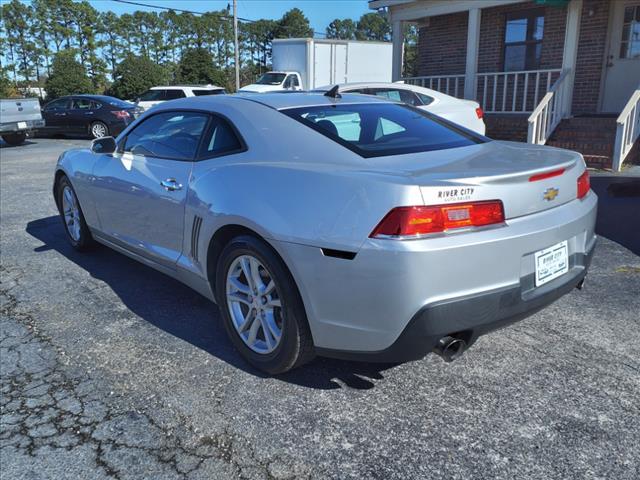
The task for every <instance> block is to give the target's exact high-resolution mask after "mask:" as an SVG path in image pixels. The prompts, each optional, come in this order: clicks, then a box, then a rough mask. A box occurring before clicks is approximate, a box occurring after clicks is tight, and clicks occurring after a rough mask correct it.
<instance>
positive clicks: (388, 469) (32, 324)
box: [0, 139, 640, 480]
mask: <svg viewBox="0 0 640 480" xmlns="http://www.w3.org/2000/svg"><path fill="white" fill-rule="evenodd" d="M87 143H88V141H87V140H67V139H63V140H60V139H55V140H54V139H31V140H30V141H29V142H28V144H26V145H23V146H21V147H2V148H1V149H0V193H1V196H0V201H1V203H0V210H1V218H0V224H1V227H2V228H1V235H0V254H1V267H0V268H1V270H0V275H1V284H0V377H1V378H0V394H1V396H0V477H1V478H2V479H3V480H4V479H7V480H9V479H12V480H13V479H30V480H32V479H114V478H115V479H122V480H124V479H147V478H148V479H236V478H245V479H286V478H313V479H321V478H322V479H325V478H335V479H413V478H436V477H437V478H460V479H463V478H487V479H507V478H536V479H538V478H545V479H547V478H550V479H567V478H616V479H637V478H639V477H640V347H639V343H638V334H640V328H639V327H640V313H639V312H640V257H639V256H638V254H639V253H640V252H638V251H637V250H636V251H635V253H634V252H633V251H631V250H628V249H626V248H624V247H623V246H621V244H625V245H632V246H633V245H637V243H633V242H629V241H628V239H622V238H616V237H615V231H617V230H615V231H614V230H611V232H614V233H613V234H611V235H609V236H610V237H611V238H612V239H607V238H605V237H606V235H607V234H608V233H609V232H608V231H604V232H600V233H601V234H602V235H603V236H602V237H601V238H600V241H599V245H598V248H597V251H596V255H595V257H594V261H593V265H592V269H591V272H590V275H589V276H588V279H587V282H586V284H585V287H584V289H583V290H582V291H574V292H572V293H570V294H569V295H567V296H565V297H563V298H562V299H560V300H559V301H558V302H556V303H555V304H553V305H552V306H550V307H549V308H547V309H546V310H543V311H542V312H540V313H538V314H536V315H535V316H533V317H531V318H529V319H526V320H524V321H522V322H520V323H518V324H516V325H513V326H511V327H508V328H506V329H503V330H500V331H498V332H494V333H492V334H490V335H487V336H485V337H482V338H481V339H480V340H479V341H478V342H477V344H476V345H475V346H474V347H473V348H472V349H471V350H469V351H468V352H467V353H466V354H465V355H464V356H463V357H462V358H461V359H460V360H458V361H456V362H454V363H452V364H446V363H444V362H442V361H441V360H440V359H439V358H436V357H434V356H433V355H429V356H427V357H426V358H425V359H423V360H420V361H417V362H412V363H408V364H403V365H375V364H360V363H351V362H341V361H335V360H328V359H317V360H315V361H314V362H312V363H311V364H309V365H307V366H305V367H303V368H301V369H299V370H296V371H294V372H291V373H289V374H287V375H283V376H280V377H277V378H269V377H265V376H264V375H262V374H260V373H259V372H257V371H255V370H253V369H252V368H250V367H249V366H248V365H247V364H245V363H244V362H243V361H242V359H241V358H240V357H239V356H238V354H237V353H235V351H234V350H233V348H232V347H231V345H230V343H229V342H228V341H227V339H226V337H225V334H224V330H223V327H222V325H221V323H220V321H219V315H218V312H217V308H216V307H215V306H214V305H213V304H211V303H210V302H209V301H207V300H206V299H204V298H203V297H201V296H200V295H198V294H197V293H195V292H193V291H191V290H189V289H188V288H187V287H185V286H183V285H181V284H179V283H177V282H176V281H174V280H172V279H170V278H168V277H166V276H164V275H162V274H160V273H157V272H155V271H153V270H151V269H149V268H147V267H145V266H143V265H141V264H138V263H136V262H134V261H133V260H130V259H128V258H126V257H124V256H122V255H120V254H118V253H115V252H113V251H111V250H109V249H107V248H104V247H98V248H97V249H95V250H94V251H93V252H91V253H89V254H79V253H76V252H75V251H73V250H72V249H71V248H70V247H69V246H68V245H67V243H66V240H65V238H64V236H63V230H62V228H63V227H62V224H61V223H60V221H59V219H58V218H57V217H56V209H55V206H54V203H53V199H52V196H51V181H52V172H53V167H54V165H55V161H56V158H57V155H58V154H59V153H60V152H61V151H63V150H64V149H66V148H71V147H72V146H76V145H86V144H87ZM597 182H600V183H601V185H595V186H597V191H598V193H599V194H601V195H607V191H608V190H607V186H606V183H604V184H603V183H602V182H605V180H601V179H599V180H598V181H597ZM597 182H595V183H597ZM639 202H640V196H633V195H632V196H629V197H628V198H626V199H623V198H620V195H618V197H616V198H615V199H612V201H611V202H603V204H606V205H609V206H611V205H613V206H617V207H616V208H617V209H620V208H625V209H627V211H628V215H629V216H627V221H628V222H630V224H631V225H633V223H632V222H636V223H635V224H636V225H640V213H639V212H640V208H638V207H639V206H640V204H639ZM620 205H622V206H620ZM617 211H618V212H620V210H617ZM606 213H607V212H606V211H605V212H603V211H601V212H600V214H601V215H606ZM605 223H606V222H605ZM602 225H604V226H606V225H605V224H604V223H603V224H602ZM603 228H604V227H603ZM627 234H628V231H627ZM631 235H640V227H638V228H637V229H635V232H634V231H633V230H632V231H631ZM614 240H616V241H614ZM632 248H635V247H632Z"/></svg>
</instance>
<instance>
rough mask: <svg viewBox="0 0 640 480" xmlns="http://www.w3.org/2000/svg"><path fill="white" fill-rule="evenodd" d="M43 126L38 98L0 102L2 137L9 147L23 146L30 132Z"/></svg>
mask: <svg viewBox="0 0 640 480" xmlns="http://www.w3.org/2000/svg"><path fill="white" fill-rule="evenodd" d="M43 126H44V120H43V119H42V114H41V113H40V102H39V101H38V99H37V98H7V99H4V98H3V99H2V100H0V135H2V139H3V140H4V141H5V142H7V143H8V144H9V145H21V144H22V143H24V141H25V140H26V138H27V135H28V134H29V133H30V132H32V131H33V130H34V129H36V128H40V127H43Z"/></svg>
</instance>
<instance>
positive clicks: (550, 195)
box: [542, 187, 560, 202]
mask: <svg viewBox="0 0 640 480" xmlns="http://www.w3.org/2000/svg"><path fill="white" fill-rule="evenodd" d="M558 193H560V190H558V189H557V188H553V187H549V188H547V189H546V190H545V191H544V195H543V196H542V198H544V199H545V200H546V201H547V202H550V201H551V200H554V199H555V198H556V197H557V196H558Z"/></svg>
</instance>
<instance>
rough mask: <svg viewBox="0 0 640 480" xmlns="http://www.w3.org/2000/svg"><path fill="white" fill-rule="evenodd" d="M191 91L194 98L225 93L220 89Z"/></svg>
mask: <svg viewBox="0 0 640 480" xmlns="http://www.w3.org/2000/svg"><path fill="white" fill-rule="evenodd" d="M192 91H193V94H194V95H195V96H196V97H201V96H203V95H221V94H223V93H227V92H225V91H224V90H222V89H217V90H195V89H194V90H192Z"/></svg>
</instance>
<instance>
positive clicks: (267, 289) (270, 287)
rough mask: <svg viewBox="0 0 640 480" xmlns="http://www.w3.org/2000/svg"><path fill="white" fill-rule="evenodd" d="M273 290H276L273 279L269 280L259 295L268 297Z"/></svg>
mask: <svg viewBox="0 0 640 480" xmlns="http://www.w3.org/2000/svg"><path fill="white" fill-rule="evenodd" d="M274 288H276V284H275V283H274V281H273V279H270V280H269V283H268V284H267V285H266V286H265V287H264V290H263V291H262V292H260V293H262V294H263V295H268V294H270V293H271V292H272V291H273V289H274Z"/></svg>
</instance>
